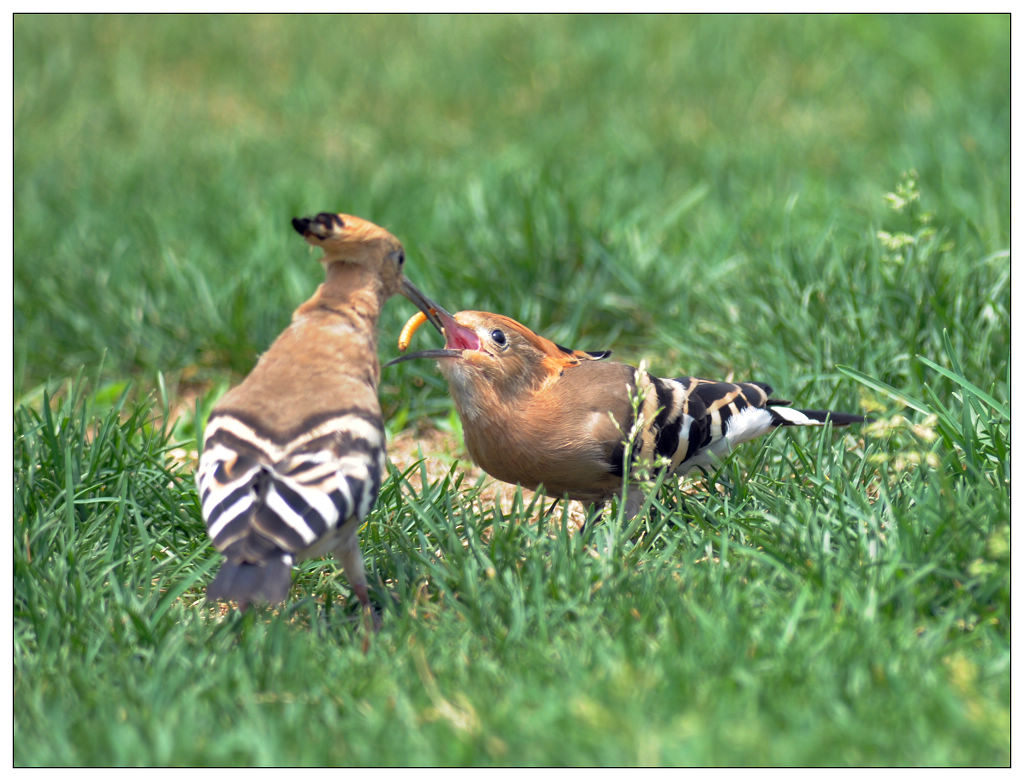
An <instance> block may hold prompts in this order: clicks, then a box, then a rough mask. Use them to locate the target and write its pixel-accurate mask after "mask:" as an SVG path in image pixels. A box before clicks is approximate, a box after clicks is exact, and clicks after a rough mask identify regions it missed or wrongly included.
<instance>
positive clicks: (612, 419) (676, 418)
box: [387, 308, 864, 517]
mask: <svg viewBox="0 0 1024 781" xmlns="http://www.w3.org/2000/svg"><path fill="white" fill-rule="evenodd" d="M435 312H436V314H437V315H438V317H439V319H440V321H441V325H442V328H443V330H442V333H443V334H444V337H445V346H444V349H438V350H425V351H422V352H418V353H413V354H410V355H405V356H401V357H399V358H396V359H394V360H393V361H390V362H389V363H388V364H387V365H391V364H394V363H399V362H402V361H406V360H411V359H413V358H436V359H438V366H439V367H440V369H441V372H442V373H443V374H444V375H445V377H446V378H447V380H448V385H449V388H450V391H451V395H452V398H453V399H454V401H455V408H456V410H457V411H458V414H459V417H460V418H461V420H462V430H463V436H464V437H465V442H466V449H467V450H468V451H469V454H470V456H471V457H472V459H473V461H474V462H476V464H477V465H478V466H480V468H481V469H483V470H484V471H485V472H487V473H488V474H490V475H491V476H492V477H496V478H498V479H499V480H504V481H505V482H508V483H519V484H520V485H522V486H524V487H526V488H530V489H538V488H539V487H542V490H543V492H544V493H545V494H546V495H548V496H551V497H556V498H561V497H564V496H567V497H569V498H570V499H577V500H579V501H580V502H583V503H584V504H586V505H595V504H601V503H604V502H606V501H608V500H610V499H611V498H612V497H613V496H617V495H621V491H622V488H623V475H624V472H625V470H627V469H628V470H630V472H631V473H632V470H633V469H634V468H635V467H636V466H637V465H638V464H644V463H647V464H654V463H655V462H656V460H658V459H661V460H662V463H663V466H662V468H664V469H668V470H670V472H672V473H675V474H679V475H682V474H685V473H686V472H688V471H690V470H691V469H697V468H705V467H710V466H713V465H714V464H715V462H716V461H718V460H719V459H721V458H722V457H724V456H725V455H726V454H728V453H729V452H730V451H731V450H732V448H733V447H735V446H736V445H738V444H740V443H741V442H746V441H747V440H750V439H754V438H755V437H758V436H760V435H762V434H765V433H767V432H768V431H771V430H772V429H774V428H776V427H778V426H820V425H824V424H825V422H826V421H830V422H831V423H832V425H834V426H845V425H848V424H850V423H859V422H861V421H863V420H864V418H863V417H862V416H861V415H853V414H848V413H845V412H833V411H830V410H808V409H803V410H801V409H794V408H793V407H791V406H789V402H787V401H781V400H779V399H774V398H772V397H771V393H772V389H771V388H770V387H769V386H768V385H765V384H764V383H760V382H741V383H733V382H714V381H712V380H702V379H699V378H697V377H676V378H673V379H665V378H661V377H655V376H653V375H652V374H649V373H647V372H646V371H642V370H639V369H636V368H634V367H632V366H628V365H626V364H623V363H616V362H614V361H605V360H603V359H604V358H607V357H608V355H609V354H610V351H604V352H585V351H582V350H571V349H569V348H567V347H562V346H561V345H558V344H555V343H554V342H552V341H550V340H549V339H545V338H544V337H543V336H540V335H538V334H536V333H534V332H533V331H531V330H530V329H529V328H527V327H526V326H524V325H522V324H521V323H518V322H516V321H515V320H513V319H512V318H510V317H506V316H504V315H497V314H492V313H490V312H473V311H466V312H459V313H457V314H455V315H451V314H449V313H448V312H445V311H444V310H443V309H440V308H435ZM425 321H426V318H425V317H424V316H421V315H417V316H414V317H413V318H412V319H410V321H409V322H408V323H407V324H406V327H405V328H403V329H402V334H401V337H400V339H399V345H398V346H399V349H400V350H404V349H405V348H406V347H407V346H408V343H409V339H410V338H411V337H412V334H413V333H414V332H415V330H416V328H418V327H419V325H420V324H422V323H423V322H425ZM430 322H432V323H433V324H434V325H435V327H436V325H437V323H436V322H435V321H434V320H433V319H431V321H430ZM627 440H628V441H629V448H628V449H627ZM627 452H629V453H630V462H631V463H629V464H627V463H624V462H625V461H626V458H627ZM642 503H643V493H642V492H641V490H640V488H639V487H638V486H637V485H635V484H631V485H630V486H629V488H628V491H627V501H626V508H625V509H626V514H627V517H633V516H634V515H636V513H637V512H638V510H639V509H640V507H641V505H642Z"/></svg>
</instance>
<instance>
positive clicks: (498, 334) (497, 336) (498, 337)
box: [491, 328, 508, 347]
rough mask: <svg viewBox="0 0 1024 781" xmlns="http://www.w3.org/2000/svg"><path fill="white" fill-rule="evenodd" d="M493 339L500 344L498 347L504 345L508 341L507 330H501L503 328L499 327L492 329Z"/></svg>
mask: <svg viewBox="0 0 1024 781" xmlns="http://www.w3.org/2000/svg"><path fill="white" fill-rule="evenodd" d="M491 339H493V340H494V343H495V344H496V345H498V347H504V346H505V343H506V342H507V341H508V340H507V339H506V338H505V332H504V331H501V330H499V329H497V328H495V329H494V330H493V331H491Z"/></svg>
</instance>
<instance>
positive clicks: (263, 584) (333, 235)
mask: <svg viewBox="0 0 1024 781" xmlns="http://www.w3.org/2000/svg"><path fill="white" fill-rule="evenodd" d="M292 226H293V227H294V228H295V230H296V231H298V232H299V233H301V234H302V235H303V236H304V237H305V239H306V241H307V242H309V244H311V245H312V246H314V247H319V248H320V249H322V250H323V256H322V257H321V258H320V262H321V264H322V265H323V267H324V269H325V272H326V279H325V281H324V282H323V283H322V284H321V285H320V286H319V288H318V289H317V291H316V293H314V295H313V297H312V298H310V299H309V300H308V301H306V302H305V303H304V304H302V305H301V306H300V307H299V308H298V309H296V310H295V312H294V314H293V315H292V322H291V324H290V325H289V326H288V328H286V329H285V331H284V332H283V333H281V335H280V336H278V337H277V339H276V340H275V341H274V343H273V344H272V345H271V346H270V348H269V349H268V350H267V351H266V352H265V353H264V354H263V355H262V356H261V357H260V359H259V361H258V362H257V363H256V366H255V368H253V370H252V371H251V372H250V374H249V375H248V376H247V377H246V378H245V380H244V381H243V382H242V383H241V384H240V385H238V386H237V387H235V388H233V389H232V390H230V391H229V392H228V393H227V394H225V396H224V397H223V398H221V399H220V401H219V402H218V403H217V405H216V406H215V407H214V408H213V410H212V412H211V413H210V417H209V421H208V422H207V424H206V433H205V437H204V440H203V455H202V457H201V458H200V460H199V469H198V471H197V473H196V482H197V484H198V488H199V496H200V499H201V502H202V509H203V517H204V518H205V520H206V528H207V531H208V532H209V535H210V537H211V539H212V540H213V544H214V545H215V546H216V548H217V550H218V551H220V552H221V553H222V554H224V556H225V557H226V559H227V560H226V561H225V562H224V563H223V565H222V566H221V568H220V572H218V574H217V576H216V578H214V580H213V582H212V583H210V585H209V587H208V588H207V591H206V596H207V598H208V599H216V600H234V601H235V602H237V603H238V605H239V607H240V608H241V609H243V610H244V609H245V608H246V607H247V606H248V605H249V604H250V603H252V602H267V603H276V602H283V601H284V600H285V598H286V597H287V595H288V588H289V586H290V585H291V568H292V565H293V564H295V563H296V562H298V561H299V560H301V559H304V558H310V557H315V556H322V555H324V554H325V553H327V552H333V553H334V555H335V556H336V557H337V558H338V559H339V560H340V561H341V564H342V567H343V568H344V570H345V574H346V576H347V577H348V580H349V583H350V584H351V586H352V590H353V591H354V592H355V594H356V597H358V599H359V601H360V602H361V603H362V605H363V607H364V608H368V607H369V604H370V600H369V596H368V594H367V584H366V575H365V571H364V567H363V557H362V553H361V552H360V550H359V540H358V537H357V535H356V532H357V530H358V527H359V525H360V524H361V523H362V521H363V519H364V518H365V517H366V514H367V513H368V512H369V511H370V508H371V507H372V506H373V503H374V501H375V500H376V498H377V491H378V489H379V487H380V482H381V475H382V473H383V471H384V426H383V424H382V422H381V411H380V403H379V402H378V399H377V384H378V381H379V377H380V362H379V360H378V358H377V319H378V316H379V314H380V310H381V307H382V306H383V304H384V302H385V301H386V300H387V299H388V298H390V297H391V296H392V295H393V294H395V293H400V294H402V295H403V296H405V297H406V298H408V299H409V300H410V301H412V302H413V303H414V304H415V305H416V306H417V307H419V308H420V309H421V310H423V311H425V312H427V313H428V315H429V317H430V318H432V319H433V318H435V316H434V315H433V314H430V313H431V312H432V311H433V307H434V306H435V305H434V304H433V303H432V302H431V301H430V300H429V299H427V298H426V296H424V295H423V294H422V293H421V292H420V291H419V290H418V289H417V288H416V287H415V286H414V285H413V284H412V283H411V282H410V281H409V280H408V279H406V278H405V277H404V275H403V271H402V267H403V264H404V263H405V251H404V249H403V248H402V245H401V243H400V242H399V241H398V239H396V238H395V237H394V236H392V235H391V234H390V233H388V232H387V231H386V230H384V229H383V228H381V227H378V226H377V225H374V224H373V223H372V222H368V221H366V220H363V219H360V218H359V217H352V216H350V215H347V214H328V213H326V212H324V213H321V214H318V215H317V216H316V217H311V218H309V217H307V218H296V219H294V220H292ZM435 325H439V323H437V322H435Z"/></svg>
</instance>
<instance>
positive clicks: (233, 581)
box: [206, 553, 292, 610]
mask: <svg viewBox="0 0 1024 781" xmlns="http://www.w3.org/2000/svg"><path fill="white" fill-rule="evenodd" d="M291 570H292V555H291V554H290V553H282V554H281V555H279V556H274V557H271V558H268V559H267V560H266V561H262V562H259V563H254V562H249V561H232V560H231V559H228V560H227V561H225V562H224V563H223V564H222V565H221V568H220V572H218V573H217V577H215V578H214V579H213V582H212V583H210V585H209V586H207V588H206V598H207V599H208V600H224V601H227V600H234V601H235V602H237V603H238V607H239V609H240V610H245V609H246V607H248V606H249V605H250V604H251V603H253V602H267V603H270V604H276V603H278V602H284V601H285V599H286V598H287V596H288V589H289V587H290V586H291V583H292V578H291Z"/></svg>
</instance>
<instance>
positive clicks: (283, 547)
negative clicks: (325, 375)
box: [197, 410, 384, 563]
mask: <svg viewBox="0 0 1024 781" xmlns="http://www.w3.org/2000/svg"><path fill="white" fill-rule="evenodd" d="M301 429H302V433H299V434H297V435H293V436H289V437H277V436H273V435H269V434H267V433H266V432H264V431H262V430H261V428H260V427H259V425H258V424H257V423H256V422H255V421H252V420H246V419H244V418H243V417H242V416H239V415H237V414H233V413H229V412H225V413H220V414H217V413H216V412H215V413H214V415H212V416H211V418H210V421H209V423H208V424H207V428H206V436H205V438H204V450H203V455H202V458H201V459H200V462H199V470H198V473H197V482H198V486H199V496H200V499H201V502H202V508H203V517H204V518H205V519H206V526H207V531H208V532H209V535H210V537H211V538H212V540H213V543H214V545H215V546H216V548H217V550H219V551H220V552H221V553H223V554H224V555H225V556H227V557H228V559H229V560H236V561H239V560H241V561H247V562H252V563H259V562H261V561H264V560H266V559H268V558H270V557H272V556H275V555H280V554H281V553H284V554H286V555H288V556H290V557H291V559H292V560H293V561H294V560H297V559H301V558H304V557H306V556H310V555H318V554H319V553H321V552H326V551H327V550H329V549H330V548H331V543H332V542H333V541H334V540H335V539H336V537H337V536H338V532H339V531H340V529H341V528H342V527H343V526H344V525H345V522H346V521H349V520H350V519H355V520H356V521H357V522H358V521H362V519H363V518H365V517H366V515H367V513H368V512H369V511H370V508H371V507H372V506H373V503H374V501H375V500H376V498H377V492H378V490H379V488H380V479H381V474H382V472H383V469H384V432H383V428H382V426H381V424H380V421H379V420H378V419H376V418H374V417H373V416H372V415H367V414H366V413H362V412H359V411H353V410H350V411H343V412H338V413H333V414H331V415H329V416H320V420H318V421H316V422H311V423H307V424H305V425H303V426H302V427H301Z"/></svg>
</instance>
